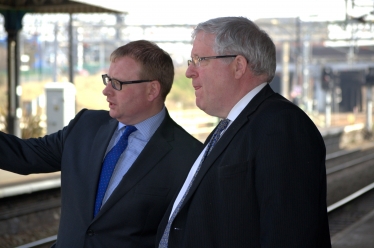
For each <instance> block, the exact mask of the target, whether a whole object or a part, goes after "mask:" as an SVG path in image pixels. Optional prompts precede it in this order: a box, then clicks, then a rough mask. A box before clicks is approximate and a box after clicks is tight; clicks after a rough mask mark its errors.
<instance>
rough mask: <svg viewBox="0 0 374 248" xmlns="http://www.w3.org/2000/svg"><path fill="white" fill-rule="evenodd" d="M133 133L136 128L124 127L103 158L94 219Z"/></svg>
mask: <svg viewBox="0 0 374 248" xmlns="http://www.w3.org/2000/svg"><path fill="white" fill-rule="evenodd" d="M134 131H136V127H134V126H126V128H125V131H124V132H123V134H122V136H121V138H120V139H119V141H118V142H117V144H116V145H115V146H114V147H113V148H112V149H111V150H110V151H109V152H108V154H107V155H106V156H105V159H104V162H103V166H102V167H101V174H100V180H99V185H98V188H97V193H96V201H95V210H94V217H95V216H96V215H97V213H98V212H99V211H100V208H101V204H102V202H103V199H104V195H105V192H106V189H107V188H108V184H109V181H110V178H111V177H112V174H113V171H114V168H115V167H116V164H117V161H118V159H119V157H120V156H121V154H122V153H123V151H124V150H125V149H126V147H127V143H128V138H129V135H130V134H131V133H132V132H134Z"/></svg>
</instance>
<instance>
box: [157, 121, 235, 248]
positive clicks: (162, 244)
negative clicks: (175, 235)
mask: <svg viewBox="0 0 374 248" xmlns="http://www.w3.org/2000/svg"><path fill="white" fill-rule="evenodd" d="M229 122H230V120H229V119H224V120H222V121H221V122H220V123H219V124H218V126H217V129H216V130H215V131H214V134H213V136H212V138H211V139H210V141H209V143H208V146H207V149H206V150H205V153H204V156H203V157H202V159H201V161H200V164H199V166H198V167H197V169H196V172H195V174H194V176H193V177H192V179H191V182H190V183H189V185H188V187H187V189H186V192H185V193H184V195H183V197H182V199H181V200H180V202H179V203H178V205H177V207H176V208H175V209H174V212H173V214H172V215H171V216H170V219H169V221H168V224H167V225H166V227H165V231H164V234H163V235H162V238H161V240H160V245H159V248H167V247H168V241H169V233H170V227H171V224H172V223H173V221H174V218H175V216H177V214H178V212H179V209H180V207H181V206H182V203H183V201H184V199H185V198H186V195H187V193H188V191H189V190H190V188H191V185H192V183H193V181H194V180H195V178H196V175H197V173H198V172H199V170H200V167H201V164H202V163H203V162H204V160H205V158H206V157H207V156H208V155H209V153H210V151H211V150H212V149H213V147H214V145H215V144H216V143H217V141H218V140H219V137H220V136H221V133H222V131H223V130H225V129H226V128H227V126H228V124H229Z"/></svg>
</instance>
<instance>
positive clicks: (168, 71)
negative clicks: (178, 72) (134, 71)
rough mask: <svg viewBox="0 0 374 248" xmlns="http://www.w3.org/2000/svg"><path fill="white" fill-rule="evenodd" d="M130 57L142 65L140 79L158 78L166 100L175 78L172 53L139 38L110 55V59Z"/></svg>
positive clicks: (112, 60)
mask: <svg viewBox="0 0 374 248" xmlns="http://www.w3.org/2000/svg"><path fill="white" fill-rule="evenodd" d="M126 56H128V57H130V58H132V59H134V60H135V61H137V62H138V63H139V64H140V66H141V69H140V73H139V74H140V75H139V77H140V78H139V79H150V80H158V81H159V82H160V85H161V97H162V98H163V99H164V100H165V99H166V96H167V95H168V94H169V92H170V90H171V86H172V84H173V80H174V65H173V60H172V59H171V57H170V55H169V54H168V53H167V52H165V51H164V50H162V49H161V48H160V47H158V46H157V45H156V44H155V43H153V42H150V41H146V40H138V41H132V42H129V43H127V44H126V45H123V46H121V47H118V48H117V49H116V50H114V51H113V52H112V54H111V55H110V61H111V62H115V60H116V59H118V58H122V57H126Z"/></svg>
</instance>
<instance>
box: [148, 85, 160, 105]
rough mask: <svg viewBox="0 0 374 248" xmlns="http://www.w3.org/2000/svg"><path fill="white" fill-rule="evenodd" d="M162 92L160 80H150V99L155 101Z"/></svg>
mask: <svg viewBox="0 0 374 248" xmlns="http://www.w3.org/2000/svg"><path fill="white" fill-rule="evenodd" d="M160 92H161V84H160V82H159V81H157V80H154V81H152V82H149V87H148V100H149V101H153V100H154V99H156V98H157V97H158V96H159V95H160Z"/></svg>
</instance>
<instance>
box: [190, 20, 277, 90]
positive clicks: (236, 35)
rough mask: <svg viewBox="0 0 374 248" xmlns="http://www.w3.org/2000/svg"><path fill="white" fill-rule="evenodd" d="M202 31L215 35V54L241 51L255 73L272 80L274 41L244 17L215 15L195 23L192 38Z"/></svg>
mask: <svg viewBox="0 0 374 248" xmlns="http://www.w3.org/2000/svg"><path fill="white" fill-rule="evenodd" d="M200 31H203V32H204V33H208V34H213V35H215V36H216V38H215V44H214V47H213V50H214V52H216V53H217V54H218V55H232V54H234V55H242V56H244V57H245V58H246V59H247V61H248V64H249V67H250V68H251V70H252V71H253V72H254V74H255V75H257V76H259V75H266V76H267V79H266V81H267V82H268V83H270V82H271V80H273V78H274V75H275V68H276V51H275V45H274V43H273V41H272V40H271V38H270V37H269V35H268V34H267V33H266V32H265V31H263V30H261V29H260V28H259V27H258V26H257V24H255V23H254V22H252V21H250V20H249V19H247V18H245V17H219V18H215V19H210V20H208V21H206V22H202V23H199V24H198V25H197V26H196V28H195V29H194V31H193V32H192V39H195V38H196V35H197V34H198V33H199V32H200Z"/></svg>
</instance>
